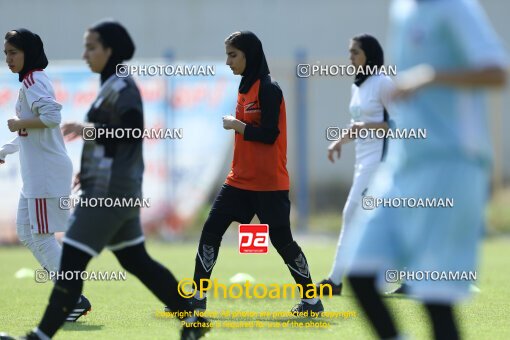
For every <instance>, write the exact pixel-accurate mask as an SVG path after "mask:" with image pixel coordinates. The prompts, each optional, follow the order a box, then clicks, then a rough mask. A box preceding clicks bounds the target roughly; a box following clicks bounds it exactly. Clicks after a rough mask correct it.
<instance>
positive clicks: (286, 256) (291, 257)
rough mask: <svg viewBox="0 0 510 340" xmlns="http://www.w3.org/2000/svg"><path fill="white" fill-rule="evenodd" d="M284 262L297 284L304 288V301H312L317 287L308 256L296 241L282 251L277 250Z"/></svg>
mask: <svg viewBox="0 0 510 340" xmlns="http://www.w3.org/2000/svg"><path fill="white" fill-rule="evenodd" d="M276 250H277V251H278V253H279V254H280V256H281V257H282V258H283V261H284V262H285V264H287V266H288V267H289V271H290V274H291V275H292V277H293V278H294V281H296V283H297V284H299V285H301V286H302V287H303V296H301V298H303V299H311V298H314V297H318V296H315V294H314V293H315V288H314V287H315V286H314V285H313V282H312V276H311V275H310V270H309V268H308V261H307V260H306V256H305V254H304V253H303V251H302V250H301V248H300V247H299V246H298V244H297V243H296V241H292V242H291V243H289V244H288V245H287V246H285V247H283V248H282V249H278V248H277V249H276Z"/></svg>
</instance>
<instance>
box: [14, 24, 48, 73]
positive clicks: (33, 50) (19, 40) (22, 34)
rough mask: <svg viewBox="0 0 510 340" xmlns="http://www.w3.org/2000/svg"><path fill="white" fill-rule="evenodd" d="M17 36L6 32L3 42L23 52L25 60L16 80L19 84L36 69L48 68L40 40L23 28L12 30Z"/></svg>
mask: <svg viewBox="0 0 510 340" xmlns="http://www.w3.org/2000/svg"><path fill="white" fill-rule="evenodd" d="M14 31H15V32H16V33H17V34H14V35H12V34H10V32H7V34H6V36H5V40H6V41H7V42H8V43H9V44H11V45H13V46H14V47H16V48H18V49H20V50H22V51H23V53H24V55H25V60H24V62H23V69H22V70H21V71H20V72H19V74H18V80H19V81H20V82H21V81H23V78H25V75H26V74H27V73H29V72H30V71H33V70H36V69H45V68H46V66H48V58H46V54H45V53H44V46H43V42H42V40H41V38H40V37H39V36H38V35H37V34H35V33H32V32H30V31H29V30H27V29H25V28H18V29H16V30H14Z"/></svg>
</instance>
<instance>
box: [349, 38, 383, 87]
mask: <svg viewBox="0 0 510 340" xmlns="http://www.w3.org/2000/svg"><path fill="white" fill-rule="evenodd" d="M352 40H353V41H355V42H357V43H358V44H359V46H360V48H361V49H362V50H363V52H364V53H365V56H366V58H367V61H366V63H365V67H366V66H370V69H373V68H374V66H377V68H379V67H381V66H383V65H384V52H383V49H382V47H381V45H380V44H379V41H377V39H376V38H374V37H373V36H371V35H369V34H361V35H357V36H355V37H354V38H352ZM364 73H365V74H359V73H358V74H356V78H354V84H356V86H358V87H360V86H361V84H363V82H364V81H365V80H367V79H368V77H370V76H371V75H372V74H370V72H367V71H365V72H364Z"/></svg>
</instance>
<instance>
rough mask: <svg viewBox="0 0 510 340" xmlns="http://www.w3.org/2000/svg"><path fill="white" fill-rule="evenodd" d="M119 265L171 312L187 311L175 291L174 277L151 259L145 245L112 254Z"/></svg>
mask: <svg viewBox="0 0 510 340" xmlns="http://www.w3.org/2000/svg"><path fill="white" fill-rule="evenodd" d="M114 254H115V256H116V257H117V260H118V261H119V263H120V264H121V265H122V267H124V269H126V270H127V271H128V272H130V273H131V274H133V275H135V276H136V277H137V278H138V279H139V280H140V281H141V282H142V283H143V284H144V285H145V286H146V287H147V288H148V289H149V290H150V291H151V292H152V293H153V294H154V295H155V296H156V297H157V298H158V299H160V300H161V301H162V302H163V303H164V304H166V306H167V307H169V308H170V309H171V310H172V311H189V305H188V303H187V301H186V299H184V298H183V297H182V296H181V295H180V294H179V292H178V291H177V287H178V283H177V280H176V279H175V277H174V275H173V274H172V273H171V272H170V271H169V270H168V269H167V268H165V267H163V266H162V265H161V264H159V263H158V262H156V261H155V260H154V259H152V258H151V257H150V256H149V254H148V253H147V250H146V249H145V244H144V243H140V244H137V245H134V246H131V247H127V248H124V249H121V250H118V251H115V252H114Z"/></svg>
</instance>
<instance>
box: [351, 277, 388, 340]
mask: <svg viewBox="0 0 510 340" xmlns="http://www.w3.org/2000/svg"><path fill="white" fill-rule="evenodd" d="M348 279H349V283H350V284H351V287H352V289H353V291H354V294H355V295H356V298H357V299H358V302H359V304H360V305H361V307H362V308H363V310H364V311H365V313H366V314H367V316H368V318H369V319H370V322H371V323H372V326H374V328H375V331H376V332H377V334H378V335H379V337H380V338H381V339H389V338H395V337H397V329H396V327H395V324H394V322H393V319H392V318H391V315H390V312H389V311H388V309H387V308H386V306H385V305H384V303H383V301H382V299H381V297H380V296H379V293H378V292H377V290H376V286H375V279H376V278H375V276H349V278H348Z"/></svg>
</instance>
